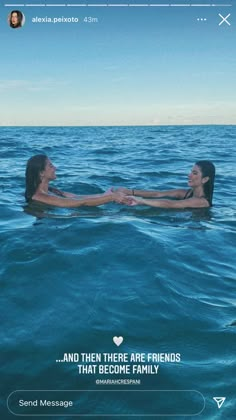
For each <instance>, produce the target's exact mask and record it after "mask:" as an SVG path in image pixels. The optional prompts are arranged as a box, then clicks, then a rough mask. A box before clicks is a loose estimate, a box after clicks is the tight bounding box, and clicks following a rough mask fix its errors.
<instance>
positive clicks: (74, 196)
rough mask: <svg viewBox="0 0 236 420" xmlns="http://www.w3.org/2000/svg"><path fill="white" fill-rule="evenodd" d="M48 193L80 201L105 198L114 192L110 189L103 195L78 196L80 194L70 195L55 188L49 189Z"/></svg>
mask: <svg viewBox="0 0 236 420" xmlns="http://www.w3.org/2000/svg"><path fill="white" fill-rule="evenodd" d="M48 191H50V192H52V193H53V194H56V195H58V196H59V197H64V198H76V199H80V197H81V198H94V197H98V198H99V197H103V195H104V194H105V195H107V194H110V193H111V192H113V190H112V189H111V188H110V189H109V190H107V191H105V192H104V193H101V194H89V195H82V196H80V195H78V194H73V193H69V192H66V191H61V190H59V189H57V188H54V187H49V188H48Z"/></svg>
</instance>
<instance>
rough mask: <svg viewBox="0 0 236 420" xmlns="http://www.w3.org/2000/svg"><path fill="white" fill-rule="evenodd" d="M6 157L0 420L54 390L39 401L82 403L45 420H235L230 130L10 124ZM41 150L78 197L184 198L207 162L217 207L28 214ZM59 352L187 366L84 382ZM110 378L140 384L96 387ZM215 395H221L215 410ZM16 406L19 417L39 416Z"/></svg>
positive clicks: (235, 185) (2, 138)
mask: <svg viewBox="0 0 236 420" xmlns="http://www.w3.org/2000/svg"><path fill="white" fill-rule="evenodd" d="M0 150H1V166H0V178H1V183H0V189H1V210H0V212H1V213H0V214H1V218H0V240H1V243H0V247H1V248H0V249H1V251H0V252H1V266H0V282H1V283H0V284H1V336H0V346H1V364H0V377H1V387H2V391H1V408H0V414H1V415H0V417H1V419H2V420H8V419H14V418H16V417H15V416H14V414H12V413H11V412H10V411H9V410H8V409H7V398H8V396H9V395H10V394H12V393H13V392H14V391H16V390H31V391H32V390H57V392H56V391H55V394H53V393H52V394H50V391H47V392H48V394H47V393H46V394H45V393H44V394H43V393H42V391H40V392H41V394H38V395H44V398H47V397H46V395H48V398H49V395H50V398H51V399H53V398H54V399H55V398H57V399H58V398H59V399H61V400H65V399H68V398H72V397H74V396H76V399H77V403H76V407H74V408H73V409H71V411H69V410H70V408H64V409H63V410H64V411H63V410H62V411H60V410H61V409H60V408H56V409H55V411H50V409H49V411H48V412H46V414H47V415H46V416H44V417H41V418H45V419H47V418H48V419H49V418H58V419H64V420H69V419H71V418H73V417H70V414H71V413H72V414H74V416H75V415H78V413H83V414H86V415H87V416H89V418H90V416H91V415H94V417H91V418H95V419H113V418H114V419H115V418H121V416H122V418H123V416H126V415H129V417H124V418H130V419H131V418H137V419H140V420H147V419H149V418H157V419H162V418H163V419H165V418H169V417H165V414H169V416H171V417H170V418H172V419H192V418H197V419H207V420H208V419H209V420H234V419H235V418H236V395H235V394H236V356H235V355H236V299H235V296H236V285H235V282H236V275H235V245H236V235H235V233H236V200H235V197H236V170H235V162H236V126H162V127H158V126H157V127H155V126H152V127H15V128H13V127H11V128H9V127H6V128H4V127H2V128H0ZM38 153H45V154H47V155H48V156H49V158H50V159H51V161H52V162H53V163H54V164H55V166H56V167H57V179H56V180H55V181H54V183H53V185H54V186H55V187H57V188H60V189H61V190H64V191H69V192H74V193H77V194H93V193H101V192H104V191H105V190H107V189H108V188H109V187H111V186H113V187H119V186H123V187H127V188H136V189H157V190H158V189H160V190H161V189H163V190H166V189H171V188H188V186H187V175H188V173H189V172H190V170H191V168H192V166H193V164H194V163H195V162H196V161H197V160H203V159H209V160H212V161H213V162H214V164H215V166H216V181H215V192H214V199H213V207H212V208H210V209H191V210H165V209H157V208H148V207H144V206H137V207H128V206H125V205H119V204H115V203H109V204H106V205H103V206H100V207H94V208H91V207H89V208H88V207H84V208H79V209H51V210H47V209H46V210H45V211H44V212H42V211H41V212H39V213H38V212H37V213H36V214H29V212H28V210H27V207H26V206H25V201H24V182H25V180H24V174H25V166H26V162H27V160H28V159H29V158H30V157H31V156H32V155H34V154H38ZM114 337H122V338H123V342H122V343H121V344H120V345H119V346H118V345H116V344H115V342H114V341H113V338H114ZM116 340H117V338H116V339H115V341H116ZM119 340H122V339H121V338H119ZM65 353H66V354H68V353H70V354H79V355H80V357H81V353H86V354H92V353H93V354H100V355H101V354H102V355H103V354H104V353H114V354H115V353H119V354H128V357H130V355H131V354H140V353H142V354H143V355H144V356H143V357H144V358H146V357H147V355H148V354H162V353H163V354H172V355H176V354H180V358H181V360H180V361H177V360H175V361H172V362H171V361H170V362H163V361H161V362H160V363H154V364H155V365H158V366H159V367H158V373H149V374H137V373H135V374H133V373H131V374H122V373H121V374H110V373H109V374H99V373H98V372H97V371H96V373H95V374H92V373H87V374H85V373H80V372H79V370H78V365H79V364H80V365H81V363H78V362H66V361H64V362H57V360H62V359H63V357H64V354H65ZM63 360H64V359H63ZM91 360H92V359H91ZM145 360H146V359H145ZM80 361H81V359H80ZM90 364H94V365H96V366H97V367H96V369H97V368H98V363H94V362H91V363H90ZM105 364H106V363H105ZM123 364H124V363H115V362H114V363H111V365H123ZM140 364H141V365H142V363H140ZM82 365H83V366H86V363H84V362H83V363H82ZM145 365H146V366H151V365H152V363H150V361H149V363H147V364H145ZM131 367H132V366H131ZM107 379H109V380H117V379H133V380H134V379H135V380H139V381H140V383H139V384H138V385H137V384H129V385H128V384H112V383H110V384H105V383H101V384H98V383H96V381H98V380H107ZM70 390H75V391H76V392H77V391H78V393H77V394H76V393H75V394H73V393H70V392H69V393H68V391H70ZM82 390H85V391H82ZM147 390H152V392H151V391H150V392H146V391H147ZM161 390H162V392H156V393H155V391H161ZM58 391H63V392H58ZM93 391H94V392H93ZM163 391H166V392H163ZM182 391H184V392H182ZM33 394H34V393H33ZM33 394H30V392H28V393H27V392H25V391H21V392H20V393H19V394H16V393H15V394H13V396H15V399H17V398H18V397H19V395H21V398H22V399H23V400H26V401H27V398H28V399H30V398H31V396H32V395H33ZM35 395H36V396H35ZM213 397H226V400H225V402H224V404H223V406H222V407H221V408H220V409H219V408H218V407H217V404H216V402H215V401H214V400H213ZM11 398H12V395H11V396H10V399H9V400H8V403H9V408H10V409H11V411H13V412H15V414H21V415H22V416H21V418H25V419H27V418H34V417H32V415H33V414H35V413H41V414H42V413H45V411H40V408H39V409H37V410H38V411H37V410H36V411H34V410H35V408H32V409H29V408H24V407H23V408H19V407H18V408H17V407H16V402H15V406H14V401H13V400H11ZM34 398H37V392H36V393H35V394H34ZM42 398H43V397H42ZM24 410H25V411H24ZM27 410H32V411H27ZM42 410H43V409H42ZM73 410H74V411H73ZM29 413H30V414H31V415H30V417H29V416H28V414H29ZM50 413H53V414H54V415H53V417H49V415H48V414H50ZM195 414H197V415H195ZM131 415H132V417H131ZM79 418H88V417H79Z"/></svg>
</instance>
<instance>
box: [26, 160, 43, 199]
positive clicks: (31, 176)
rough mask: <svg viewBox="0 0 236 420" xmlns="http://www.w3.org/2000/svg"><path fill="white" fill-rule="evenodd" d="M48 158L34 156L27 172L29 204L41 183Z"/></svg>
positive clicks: (28, 163)
mask: <svg viewBox="0 0 236 420" xmlns="http://www.w3.org/2000/svg"><path fill="white" fill-rule="evenodd" d="M47 160H48V157H47V156H46V155H35V156H32V157H31V158H30V159H29V160H28V162H27V166H26V171H25V199H26V201H27V202H29V201H30V200H31V199H32V197H33V195H34V194H35V192H36V190H37V188H38V186H39V184H40V183H41V178H40V172H42V171H43V170H44V169H45V166H46V163H47Z"/></svg>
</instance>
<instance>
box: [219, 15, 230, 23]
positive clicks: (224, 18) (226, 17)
mask: <svg viewBox="0 0 236 420" xmlns="http://www.w3.org/2000/svg"><path fill="white" fill-rule="evenodd" d="M219 16H220V18H221V19H222V20H221V21H220V23H219V26H220V25H222V23H226V25H229V26H231V23H230V22H228V20H227V19H228V18H229V17H230V13H229V14H228V15H227V16H225V17H224V16H222V15H221V14H220V13H219Z"/></svg>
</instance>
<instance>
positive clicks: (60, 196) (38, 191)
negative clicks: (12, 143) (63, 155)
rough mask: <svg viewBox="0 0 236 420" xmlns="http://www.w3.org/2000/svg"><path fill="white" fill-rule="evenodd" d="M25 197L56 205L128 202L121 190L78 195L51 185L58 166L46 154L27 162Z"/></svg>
mask: <svg viewBox="0 0 236 420" xmlns="http://www.w3.org/2000/svg"><path fill="white" fill-rule="evenodd" d="M25 177H26V189H25V199H26V201H27V202H29V203H30V202H32V201H37V202H40V203H44V204H49V205H51V206H55V207H67V208H73V207H80V206H99V205H101V204H105V203H109V202H112V201H116V202H117V203H120V202H121V201H122V202H124V203H125V202H127V198H126V197H125V195H124V194H122V193H121V192H113V191H111V190H108V191H107V192H106V193H104V194H93V195H83V196H77V195H75V194H71V193H67V192H64V191H61V190H58V189H56V188H52V187H50V186H49V183H50V181H53V180H54V179H56V168H55V166H54V165H53V164H52V162H51V161H50V160H49V158H48V157H47V156H46V155H35V156H33V157H31V158H30V159H29V160H28V162H27V167H26V172H25Z"/></svg>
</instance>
